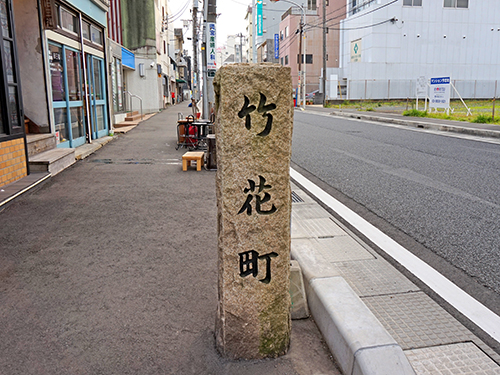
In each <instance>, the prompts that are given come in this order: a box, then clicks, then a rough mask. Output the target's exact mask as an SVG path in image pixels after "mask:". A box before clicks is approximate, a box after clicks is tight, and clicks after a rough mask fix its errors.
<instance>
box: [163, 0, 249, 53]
mask: <svg viewBox="0 0 500 375" xmlns="http://www.w3.org/2000/svg"><path fill="white" fill-rule="evenodd" d="M216 1H217V14H218V15H219V17H217V46H218V47H222V46H223V45H224V43H225V42H226V39H227V36H228V35H234V34H238V33H243V34H245V32H246V31H245V28H246V25H247V22H246V21H245V15H246V11H247V8H248V5H251V3H252V2H251V0H216ZM187 2H188V3H189V5H188V6H187V8H186V10H185V11H184V13H183V14H182V16H181V17H180V18H179V19H178V20H176V21H174V27H176V28H179V27H182V20H187V19H192V16H191V9H192V8H193V0H173V1H171V2H170V8H171V9H170V10H171V14H177V13H178V12H179V11H180V10H182V9H183V8H184V6H185V5H186V4H187ZM198 11H199V12H203V0H200V2H199V4H198ZM184 32H185V33H186V29H184ZM191 35H192V29H191V27H189V29H188V30H187V34H186V37H191ZM184 40H185V42H186V44H185V48H186V49H189V50H191V49H192V47H191V41H188V40H187V39H186V38H184ZM191 54H192V53H191Z"/></svg>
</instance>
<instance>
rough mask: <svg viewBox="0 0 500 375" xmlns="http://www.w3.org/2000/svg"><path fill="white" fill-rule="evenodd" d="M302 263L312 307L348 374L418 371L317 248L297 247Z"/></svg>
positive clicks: (403, 374) (410, 374) (296, 254)
mask: <svg viewBox="0 0 500 375" xmlns="http://www.w3.org/2000/svg"><path fill="white" fill-rule="evenodd" d="M291 255H292V258H293V259H295V260H297V261H298V262H299V264H300V266H301V268H302V272H303V277H304V284H305V288H306V296H307V299H308V304H309V310H310V311H311V313H312V315H313V317H314V320H315V321H316V324H317V325H318V327H319V329H320V331H321V333H322V335H323V337H324V338H325V341H326V343H327V344H328V347H329V348H330V350H331V352H332V354H333V355H334V357H335V359H336V360H337V362H338V364H339V366H340V368H341V370H342V373H344V374H346V375H347V374H349V375H387V374H398V375H415V371H414V370H413V367H412V366H411V365H410V362H409V361H408V359H407V358H406V355H405V354H404V352H403V350H402V349H401V347H400V346H399V345H398V343H397V342H396V341H395V340H394V339H393V338H392V336H391V335H390V334H389V333H388V332H387V330H386V329H385V328H384V327H383V326H382V324H381V323H380V322H379V321H378V319H377V318H376V317H375V316H374V315H373V313H372V312H371V311H370V310H369V309H368V307H367V306H366V305H365V304H364V303H363V302H362V301H361V299H360V298H359V297H358V296H357V295H356V294H355V293H354V291H353V290H352V288H351V287H350V286H349V284H347V282H346V281H345V280H344V278H343V277H341V276H339V275H338V274H337V273H336V271H335V270H334V269H332V268H331V267H330V266H329V265H328V262H327V261H326V260H325V259H324V258H323V257H322V256H321V255H320V254H318V253H316V252H315V251H314V249H311V248H308V247H299V246H294V244H293V241H292V250H291Z"/></svg>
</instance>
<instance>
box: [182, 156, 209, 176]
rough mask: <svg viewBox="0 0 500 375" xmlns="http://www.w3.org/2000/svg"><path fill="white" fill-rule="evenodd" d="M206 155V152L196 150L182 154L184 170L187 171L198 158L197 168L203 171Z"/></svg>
mask: <svg viewBox="0 0 500 375" xmlns="http://www.w3.org/2000/svg"><path fill="white" fill-rule="evenodd" d="M204 156H205V153H204V152H194V151H188V152H186V153H185V154H184V155H182V170H183V171H187V167H190V166H191V162H192V161H193V160H196V170H197V171H201V166H202V165H203V158H204Z"/></svg>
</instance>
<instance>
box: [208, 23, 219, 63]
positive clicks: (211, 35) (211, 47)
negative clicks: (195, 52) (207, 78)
mask: <svg viewBox="0 0 500 375" xmlns="http://www.w3.org/2000/svg"><path fill="white" fill-rule="evenodd" d="M207 27H208V33H207V39H208V40H207V51H206V52H207V68H208V69H216V68H217V63H216V62H215V49H216V48H217V47H216V46H215V43H216V42H215V41H216V38H215V37H216V35H215V23H211V22H209V23H208V26H207Z"/></svg>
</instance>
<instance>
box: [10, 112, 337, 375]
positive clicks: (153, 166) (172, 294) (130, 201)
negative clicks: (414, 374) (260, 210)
mask: <svg viewBox="0 0 500 375" xmlns="http://www.w3.org/2000/svg"><path fill="white" fill-rule="evenodd" d="M176 110H177V108H175V107H174V109H169V110H166V111H164V112H162V113H159V114H157V115H156V116H154V117H152V118H150V119H149V120H147V121H144V122H142V123H141V124H139V125H138V126H137V127H136V128H135V129H133V130H131V131H130V132H128V133H127V134H125V135H120V136H117V137H114V138H115V139H114V140H113V141H112V142H110V143H108V144H107V145H106V146H105V147H102V148H99V149H98V150H97V151H96V152H95V153H94V154H92V155H90V156H88V157H87V158H85V159H83V160H80V161H78V162H77V163H75V164H74V165H73V166H71V167H70V168H68V169H66V170H64V171H62V172H61V173H59V174H58V175H56V176H54V177H51V178H50V179H49V180H48V181H47V182H45V183H44V184H43V185H42V186H41V187H40V188H39V189H37V190H35V191H30V192H28V193H26V194H24V195H22V196H21V197H20V198H17V199H15V200H14V201H13V202H11V204H9V205H7V206H6V207H5V208H4V209H3V211H1V212H0V228H1V231H0V244H1V246H0V353H1V354H0V374H2V375H14V374H19V375H28V374H34V375H44V374H47V375H57V374H117V375H124V374H175V375H178V374H214V375H218V374H227V375H233V374H239V375H245V374H247V375H253V374H266V375H267V374H274V375H282V374H303V375H307V374H334V375H339V374H340V371H339V370H338V368H337V367H336V365H335V362H334V361H333V359H332V356H331V354H330V352H329V350H328V347H327V346H326V344H325V343H324V341H322V337H321V334H320V333H319V331H318V329H317V327H316V325H315V324H314V321H313V320H312V319H305V320H297V321H296V320H294V321H293V322H292V338H291V340H292V343H291V348H290V350H289V353H288V354H287V355H285V356H283V357H280V358H278V359H274V360H260V361H228V360H224V359H222V358H220V357H219V355H218V353H217V350H216V348H215V343H214V332H213V330H214V325H215V314H216V309H217V233H216V231H217V224H216V223H217V219H216V198H215V172H213V171H206V170H202V171H200V172H197V171H196V170H195V169H192V168H191V169H190V170H188V171H187V172H183V171H182V163H181V157H182V154H183V153H184V152H185V151H186V150H184V149H181V150H178V151H176V150H175V145H176V121H177V112H176Z"/></svg>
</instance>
